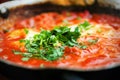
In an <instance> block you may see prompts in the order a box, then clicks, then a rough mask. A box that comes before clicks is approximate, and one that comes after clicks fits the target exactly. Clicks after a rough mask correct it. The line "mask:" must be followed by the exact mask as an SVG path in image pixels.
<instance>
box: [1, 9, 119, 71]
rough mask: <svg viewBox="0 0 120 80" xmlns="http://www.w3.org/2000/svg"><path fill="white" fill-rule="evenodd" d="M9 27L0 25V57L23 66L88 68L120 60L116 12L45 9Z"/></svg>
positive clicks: (117, 62) (96, 67)
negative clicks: (53, 10)
mask: <svg viewBox="0 0 120 80" xmlns="http://www.w3.org/2000/svg"><path fill="white" fill-rule="evenodd" d="M10 24H12V23H9V24H8V25H10ZM7 28H8V29H7ZM6 29H7V30H4V28H3V27H2V26H1V29H0V58H1V59H4V60H7V61H10V62H13V63H15V64H17V65H20V66H24V67H28V68H43V67H44V68H49V67H53V68H66V69H81V70H88V69H99V68H106V67H111V66H114V65H117V64H120V18H119V17H116V16H112V15H107V14H90V12H89V11H87V10H86V11H84V12H67V11H63V12H61V13H57V12H46V13H41V14H39V15H36V16H34V17H31V18H27V19H24V20H21V21H17V22H16V23H15V25H14V26H13V27H7V26H6Z"/></svg>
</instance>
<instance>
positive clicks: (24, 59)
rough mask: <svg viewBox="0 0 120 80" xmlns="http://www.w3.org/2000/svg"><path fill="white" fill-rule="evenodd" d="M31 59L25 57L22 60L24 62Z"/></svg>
mask: <svg viewBox="0 0 120 80" xmlns="http://www.w3.org/2000/svg"><path fill="white" fill-rule="evenodd" d="M29 59H30V58H29V57H23V58H22V59H21V60H22V61H28V60H29Z"/></svg>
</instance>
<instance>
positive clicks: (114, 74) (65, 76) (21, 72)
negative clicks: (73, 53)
mask: <svg viewBox="0 0 120 80" xmlns="http://www.w3.org/2000/svg"><path fill="white" fill-rule="evenodd" d="M111 1H113V0H109V2H108V0H98V2H97V1H96V2H95V4H93V5H91V6H89V5H87V6H78V5H77V6H76V5H72V6H61V5H55V4H51V3H49V2H48V1H47V0H29V1H28V0H17V1H10V2H6V3H3V4H0V8H3V7H4V8H6V10H7V13H6V14H4V15H2V16H1V17H2V18H0V19H1V20H7V19H10V20H13V21H15V20H17V18H15V19H13V18H12V17H13V16H15V15H16V16H18V18H19V19H21V20H22V19H25V18H29V17H32V16H35V15H37V14H40V13H42V12H49V11H55V12H60V11H62V10H67V11H84V10H89V11H90V13H98V14H100V13H105V14H110V15H116V16H118V17H120V7H119V5H118V3H119V2H120V1H119V0H114V1H118V2H117V3H115V2H114V1H113V2H112V3H110V2H111ZM100 5H102V7H101V6H100ZM103 5H105V6H103ZM29 13H30V14H29ZM13 23H14V22H13ZM0 74H2V75H4V76H6V77H7V78H8V79H9V80H119V79H120V78H119V75H118V74H120V66H119V65H117V66H114V67H110V68H105V69H97V70H74V69H73V70H72V69H71V70H70V69H62V68H37V69H30V68H25V67H21V66H18V65H16V64H14V63H11V62H9V61H5V60H2V59H0Z"/></svg>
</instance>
